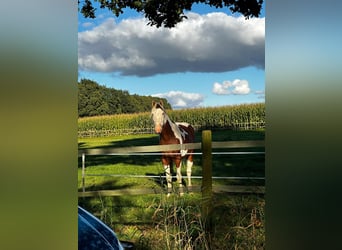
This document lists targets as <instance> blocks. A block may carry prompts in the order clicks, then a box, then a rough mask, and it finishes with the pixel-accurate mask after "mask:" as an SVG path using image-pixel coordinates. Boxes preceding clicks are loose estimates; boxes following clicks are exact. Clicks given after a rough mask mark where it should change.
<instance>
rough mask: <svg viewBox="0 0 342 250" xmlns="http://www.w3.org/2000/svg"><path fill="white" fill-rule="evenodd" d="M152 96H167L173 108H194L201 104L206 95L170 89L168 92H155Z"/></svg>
mask: <svg viewBox="0 0 342 250" xmlns="http://www.w3.org/2000/svg"><path fill="white" fill-rule="evenodd" d="M152 96H155V97H161V98H166V99H167V100H168V102H169V103H170V104H171V106H172V107H173V108H192V107H197V106H199V105H200V104H201V103H202V102H203V100H204V96H203V95H201V94H198V93H187V92H181V91H170V92H167V93H159V94H154V95H152Z"/></svg>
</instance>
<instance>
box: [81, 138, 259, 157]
mask: <svg viewBox="0 0 342 250" xmlns="http://www.w3.org/2000/svg"><path fill="white" fill-rule="evenodd" d="M201 147H202V143H200V142H197V143H184V144H170V145H152V146H133V147H122V148H91V149H80V150H79V151H78V155H79V156H81V155H83V154H84V155H116V154H136V153H152V152H153V153H157V154H156V155H161V154H162V152H165V151H176V150H187V149H201ZM251 147H265V141H226V142H212V148H251ZM222 153H223V152H222Z"/></svg>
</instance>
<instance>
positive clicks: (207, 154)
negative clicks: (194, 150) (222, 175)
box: [202, 130, 212, 231]
mask: <svg viewBox="0 0 342 250" xmlns="http://www.w3.org/2000/svg"><path fill="white" fill-rule="evenodd" d="M211 146H212V142H211V130H203V131H202V176H203V178H202V217H203V219H204V221H205V223H206V225H207V227H206V229H207V230H209V231H210V230H211V214H212V154H211V150H212V147H211Z"/></svg>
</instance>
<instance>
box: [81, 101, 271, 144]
mask: <svg viewBox="0 0 342 250" xmlns="http://www.w3.org/2000/svg"><path fill="white" fill-rule="evenodd" d="M166 112H167V114H168V115H169V117H170V119H171V120H172V121H174V122H188V123H190V124H191V125H193V126H194V127H195V129H196V130H201V129H249V128H257V127H264V126H265V103H256V104H241V105H233V106H221V107H208V108H194V109H183V110H167V111H166ZM252 125H253V126H254V127H251V126H252ZM141 133H153V131H152V120H151V116H150V113H149V112H144V113H135V114H120V115H106V116H96V117H84V118H79V119H78V136H79V137H93V136H106V135H108V136H109V135H118V134H141Z"/></svg>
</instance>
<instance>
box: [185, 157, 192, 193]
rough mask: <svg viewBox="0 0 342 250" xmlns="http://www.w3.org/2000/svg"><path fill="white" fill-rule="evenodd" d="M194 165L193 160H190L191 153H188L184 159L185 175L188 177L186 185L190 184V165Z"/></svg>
mask: <svg viewBox="0 0 342 250" xmlns="http://www.w3.org/2000/svg"><path fill="white" fill-rule="evenodd" d="M193 165H194V162H193V160H192V155H189V157H188V159H187V161H186V176H187V177H188V186H189V187H190V186H191V171H192V166H193Z"/></svg>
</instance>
